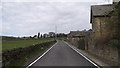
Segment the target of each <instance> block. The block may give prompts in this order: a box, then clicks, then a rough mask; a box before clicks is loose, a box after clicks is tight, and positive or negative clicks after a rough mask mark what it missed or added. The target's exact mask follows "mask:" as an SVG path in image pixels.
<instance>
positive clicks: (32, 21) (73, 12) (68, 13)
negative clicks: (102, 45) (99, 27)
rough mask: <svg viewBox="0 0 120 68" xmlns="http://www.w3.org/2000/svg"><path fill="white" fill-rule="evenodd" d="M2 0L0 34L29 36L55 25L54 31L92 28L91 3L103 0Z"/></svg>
mask: <svg viewBox="0 0 120 68" xmlns="http://www.w3.org/2000/svg"><path fill="white" fill-rule="evenodd" d="M4 1H5V2H2V4H0V21H2V33H1V34H0V35H4V36H30V35H35V34H37V33H38V32H40V33H41V34H44V33H48V32H55V27H57V33H69V32H70V31H76V30H79V31H81V30H84V29H87V30H88V29H91V28H92V27H91V24H90V6H91V4H103V3H106V2H102V3H101V2H59V1H58V2H49V1H46V2H34V1H37V0H34V1H33V0H29V1H30V2H28V1H27V0H26V2H23V0H21V1H20V0H16V2H14V1H12V0H11V1H8V2H7V0H4ZM24 1H25V0H24ZM44 1H45V0H44ZM53 1H54V0H53ZM71 1H72V0H71ZM107 3H108V2H107ZM1 13H2V14H1ZM0 31H1V30H0Z"/></svg>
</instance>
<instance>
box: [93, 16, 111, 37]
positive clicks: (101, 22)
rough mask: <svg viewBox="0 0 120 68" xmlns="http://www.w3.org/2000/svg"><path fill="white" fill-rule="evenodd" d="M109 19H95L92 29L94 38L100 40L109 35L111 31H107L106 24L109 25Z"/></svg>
mask: <svg viewBox="0 0 120 68" xmlns="http://www.w3.org/2000/svg"><path fill="white" fill-rule="evenodd" d="M108 19H109V17H95V18H94V20H93V21H94V22H93V23H92V27H93V28H92V29H93V32H94V38H95V39H97V38H100V37H103V36H106V37H107V36H110V35H108V34H109V32H110V31H108V30H107V27H106V24H107V23H109V22H108V21H107V20H108Z"/></svg>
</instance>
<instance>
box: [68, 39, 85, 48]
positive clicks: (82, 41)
mask: <svg viewBox="0 0 120 68" xmlns="http://www.w3.org/2000/svg"><path fill="white" fill-rule="evenodd" d="M68 42H69V43H70V44H72V45H74V46H75V47H77V48H79V49H82V50H85V38H79V37H78V38H71V39H69V40H68Z"/></svg>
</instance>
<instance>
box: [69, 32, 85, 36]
mask: <svg viewBox="0 0 120 68" xmlns="http://www.w3.org/2000/svg"><path fill="white" fill-rule="evenodd" d="M73 36H77V37H80V36H85V31H70V33H69V35H68V37H73Z"/></svg>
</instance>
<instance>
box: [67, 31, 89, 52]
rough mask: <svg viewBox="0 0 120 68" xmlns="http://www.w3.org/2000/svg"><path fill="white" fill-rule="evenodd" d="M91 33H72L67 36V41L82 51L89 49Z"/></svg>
mask: <svg viewBox="0 0 120 68" xmlns="http://www.w3.org/2000/svg"><path fill="white" fill-rule="evenodd" d="M90 32H91V31H86V30H84V31H70V33H69V34H68V36H67V40H68V41H69V42H70V43H71V44H73V45H75V46H76V47H78V48H80V49H83V50H85V49H87V46H88V41H87V37H88V36H89V34H90Z"/></svg>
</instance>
